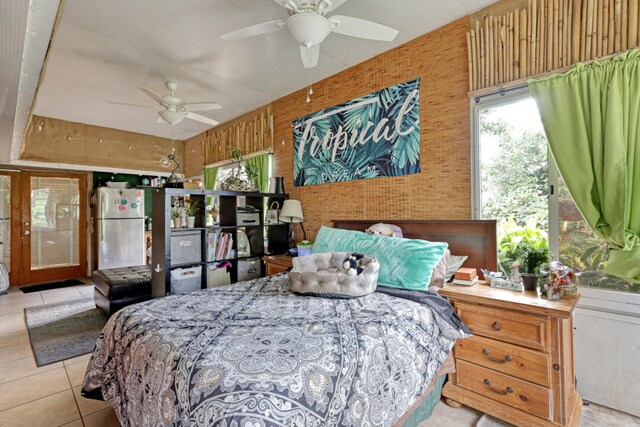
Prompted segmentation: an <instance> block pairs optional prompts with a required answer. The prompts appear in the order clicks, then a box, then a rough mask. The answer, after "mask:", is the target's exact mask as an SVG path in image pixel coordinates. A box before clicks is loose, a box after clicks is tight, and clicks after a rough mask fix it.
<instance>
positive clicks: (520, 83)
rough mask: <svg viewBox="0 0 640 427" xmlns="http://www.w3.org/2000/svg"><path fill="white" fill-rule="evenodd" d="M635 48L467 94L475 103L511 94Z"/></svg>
mask: <svg viewBox="0 0 640 427" xmlns="http://www.w3.org/2000/svg"><path fill="white" fill-rule="evenodd" d="M635 49H637V48H635V47H634V48H631V49H627V50H623V51H621V52H616V53H612V54H609V55H605V56H601V57H599V58H594V59H590V60H588V61H582V62H575V63H573V64H571V65H568V66H566V67H562V68H558V69H557V70H551V71H546V72H544V73H540V74H536V75H535V76H529V77H524V78H521V79H518V80H512V81H510V82H505V83H502V84H500V85H496V86H492V87H486V88H484V89H478V90H474V91H473V92H469V93H468V95H469V98H475V99H476V102H478V101H479V100H480V99H482V98H485V97H487V96H491V95H495V94H497V93H507V92H511V91H514V90H519V89H522V88H525V87H528V86H529V84H528V83H527V82H528V81H529V80H530V79H540V78H543V77H548V76H551V75H553V74H559V73H566V72H567V71H569V70H571V69H572V68H573V67H574V65H576V64H583V65H591V64H593V63H594V62H596V61H605V60H607V59H611V58H614V57H616V56H618V55H622V54H623V53H625V52H628V51H630V50H635Z"/></svg>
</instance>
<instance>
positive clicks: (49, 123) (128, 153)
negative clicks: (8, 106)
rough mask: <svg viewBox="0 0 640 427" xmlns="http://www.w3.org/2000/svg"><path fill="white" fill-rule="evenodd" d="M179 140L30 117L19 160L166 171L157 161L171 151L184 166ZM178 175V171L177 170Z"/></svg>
mask: <svg viewBox="0 0 640 427" xmlns="http://www.w3.org/2000/svg"><path fill="white" fill-rule="evenodd" d="M183 147H184V144H183V142H182V141H174V140H171V139H166V138H160V137H157V136H151V135H143V134H140V133H135V132H127V131H124V130H118V129H111V128H106V127H101V126H92V125H86V124H83V123H75V122H68V121H66V120H58V119H52V118H49V117H41V116H35V115H34V116H32V117H31V121H30V122H29V126H28V127H27V131H26V133H25V137H24V141H23V143H22V148H21V152H20V157H19V158H20V160H31V161H37V162H45V163H63V164H71V165H85V166H92V167H94V168H95V169H94V170H96V171H99V170H100V167H104V168H116V169H118V168H121V169H133V170H140V171H155V172H163V173H165V172H169V171H170V169H169V170H167V169H166V168H163V167H162V166H161V165H160V160H161V159H162V158H163V157H166V156H167V155H168V154H171V153H172V152H173V153H174V154H175V156H176V157H177V158H178V160H179V161H180V162H181V163H182V164H184V150H183ZM180 173H182V171H180Z"/></svg>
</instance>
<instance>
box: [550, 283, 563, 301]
mask: <svg viewBox="0 0 640 427" xmlns="http://www.w3.org/2000/svg"><path fill="white" fill-rule="evenodd" d="M563 296H564V290H563V289H562V288H561V287H560V286H550V287H549V289H548V290H547V298H548V299H549V300H551V301H557V300H559V299H560V298H562V297H563Z"/></svg>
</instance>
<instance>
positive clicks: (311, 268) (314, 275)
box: [289, 252, 380, 298]
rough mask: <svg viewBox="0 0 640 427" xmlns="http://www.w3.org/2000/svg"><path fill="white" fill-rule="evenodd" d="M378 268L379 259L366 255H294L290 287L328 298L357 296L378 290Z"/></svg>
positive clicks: (334, 253) (332, 253) (343, 253)
mask: <svg viewBox="0 0 640 427" xmlns="http://www.w3.org/2000/svg"><path fill="white" fill-rule="evenodd" d="M346 267H348V268H346ZM379 270H380V264H378V260H376V259H375V258H374V257H370V256H367V255H364V254H352V253H349V252H324V253H316V254H311V255H308V256H303V257H295V258H293V269H292V270H291V272H290V273H289V290H290V291H292V292H296V293H299V294H307V295H315V296H321V297H327V298H357V297H361V296H364V295H368V294H370V293H372V292H374V291H375V290H376V287H377V286H378V272H379Z"/></svg>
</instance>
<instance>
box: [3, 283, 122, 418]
mask: <svg viewBox="0 0 640 427" xmlns="http://www.w3.org/2000/svg"><path fill="white" fill-rule="evenodd" d="M81 298H93V287H92V286H91V285H79V286H74V287H68V288H61V289H52V290H49V291H42V292H33V293H29V294H25V293H23V292H22V291H20V290H19V289H17V288H15V287H11V289H10V290H9V293H8V294H7V295H0V427H13V426H25V427H38V426H43V427H55V426H63V425H64V426H68V427H82V426H86V427H107V426H109V427H112V426H119V425H120V424H119V423H118V420H117V418H116V415H115V413H114V412H113V409H111V407H109V405H107V404H106V403H104V402H99V401H96V400H90V399H85V398H84V397H82V396H80V388H81V385H82V379H83V377H84V373H85V370H86V367H87V361H88V359H89V355H88V354H87V355H84V356H79V357H76V358H73V359H69V360H65V361H64V362H57V363H53V364H51V365H46V366H42V367H40V368H38V367H37V366H36V362H35V359H34V358H33V352H32V351H31V344H30V343H29V334H28V332H27V326H26V323H25V321H24V308H25V307H33V306H38V305H43V304H54V303H58V302H63V301H72V300H77V299H81Z"/></svg>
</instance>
